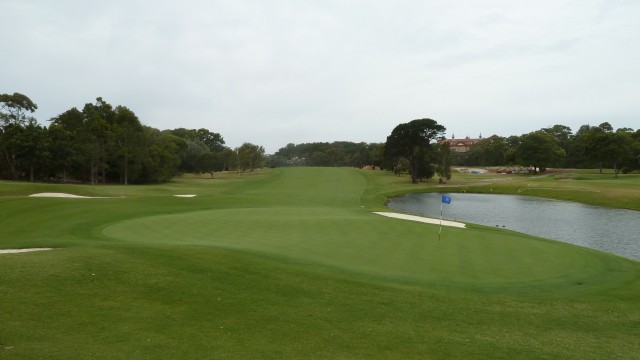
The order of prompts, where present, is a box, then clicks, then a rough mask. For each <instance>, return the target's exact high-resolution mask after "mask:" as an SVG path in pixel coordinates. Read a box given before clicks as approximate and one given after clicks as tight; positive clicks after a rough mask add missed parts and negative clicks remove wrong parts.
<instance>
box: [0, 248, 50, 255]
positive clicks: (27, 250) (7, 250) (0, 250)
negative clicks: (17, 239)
mask: <svg viewBox="0 0 640 360" xmlns="http://www.w3.org/2000/svg"><path fill="white" fill-rule="evenodd" d="M47 250H53V249H52V248H33V249H0V254H16V253H24V252H32V251H47Z"/></svg>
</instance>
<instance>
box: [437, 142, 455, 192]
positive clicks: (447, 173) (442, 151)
mask: <svg viewBox="0 0 640 360" xmlns="http://www.w3.org/2000/svg"><path fill="white" fill-rule="evenodd" d="M451 162H452V152H451V148H450V147H449V143H448V142H443V143H442V144H438V166H437V167H436V173H437V174H438V177H440V180H439V182H440V183H446V182H447V180H451Z"/></svg>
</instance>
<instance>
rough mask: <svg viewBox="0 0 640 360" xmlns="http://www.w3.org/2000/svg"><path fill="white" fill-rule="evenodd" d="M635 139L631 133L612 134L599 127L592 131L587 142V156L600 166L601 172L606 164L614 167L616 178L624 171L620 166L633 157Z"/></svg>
mask: <svg viewBox="0 0 640 360" xmlns="http://www.w3.org/2000/svg"><path fill="white" fill-rule="evenodd" d="M610 127H611V126H609V128H610ZM633 149H634V147H633V138H632V137H631V133H629V132H624V131H620V132H615V133H614V132H612V131H608V130H604V129H602V127H598V128H595V129H593V130H592V132H591V133H590V134H589V136H588V138H587V142H586V147H585V151H586V153H587V156H588V157H590V158H591V159H593V160H594V161H596V162H598V163H599V164H600V172H601V173H602V166H603V165H604V164H611V165H612V166H613V173H614V176H615V177H618V174H619V173H620V171H621V170H622V166H619V165H621V164H623V163H625V162H627V161H629V159H630V158H631V157H632V155H633Z"/></svg>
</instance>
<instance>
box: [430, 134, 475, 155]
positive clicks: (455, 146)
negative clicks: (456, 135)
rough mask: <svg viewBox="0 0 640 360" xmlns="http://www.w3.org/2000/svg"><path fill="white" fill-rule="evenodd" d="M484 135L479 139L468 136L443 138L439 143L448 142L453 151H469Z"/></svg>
mask: <svg viewBox="0 0 640 360" xmlns="http://www.w3.org/2000/svg"><path fill="white" fill-rule="evenodd" d="M481 138H482V137H480V138H478V139H471V138H470V137H468V136H467V137H466V138H464V139H442V140H438V144H443V143H448V144H449V148H450V149H451V151H454V152H461V153H463V152H467V151H469V149H470V148H471V145H473V144H475V143H477V142H478V141H480V139H481Z"/></svg>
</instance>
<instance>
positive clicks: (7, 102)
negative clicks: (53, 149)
mask: <svg viewBox="0 0 640 360" xmlns="http://www.w3.org/2000/svg"><path fill="white" fill-rule="evenodd" d="M37 108H38V106H37V105H36V104H35V103H34V102H33V101H31V99H29V97H27V96H26V95H23V94H20V93H13V95H9V94H0V148H1V150H2V152H3V153H4V160H5V161H6V164H7V167H8V170H9V174H10V176H11V177H12V178H13V179H14V180H17V179H18V170H17V168H16V162H17V161H18V151H19V150H18V148H19V143H20V136H21V134H22V133H23V132H24V128H25V126H26V125H27V124H29V123H32V122H35V119H34V118H33V117H30V116H27V113H33V112H34V111H36V109H37Z"/></svg>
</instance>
